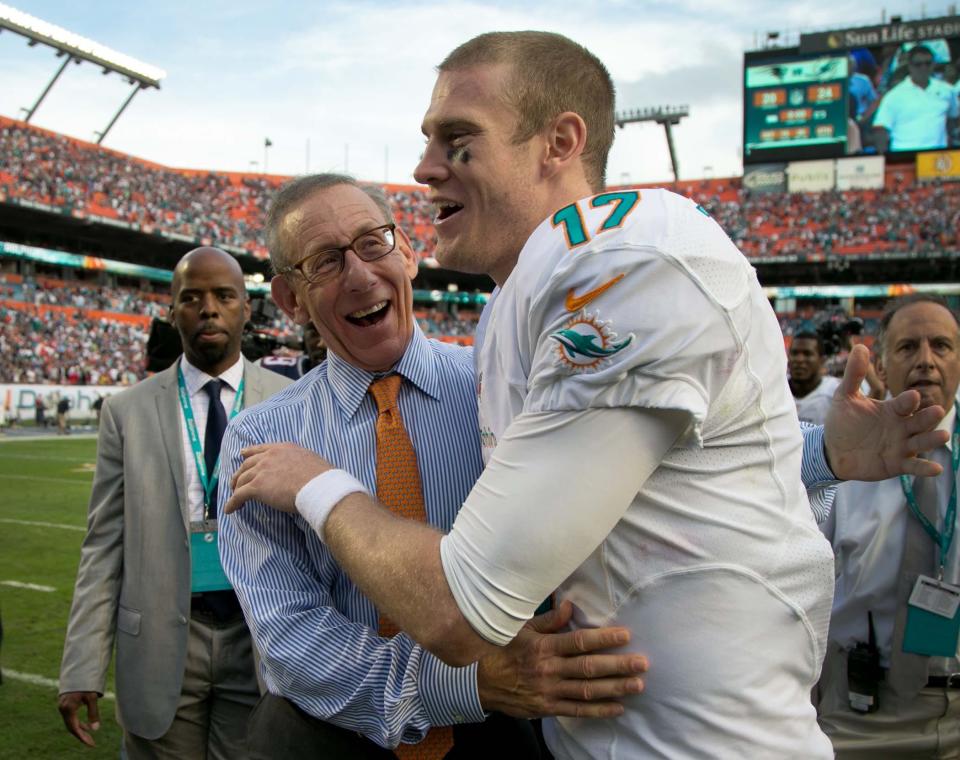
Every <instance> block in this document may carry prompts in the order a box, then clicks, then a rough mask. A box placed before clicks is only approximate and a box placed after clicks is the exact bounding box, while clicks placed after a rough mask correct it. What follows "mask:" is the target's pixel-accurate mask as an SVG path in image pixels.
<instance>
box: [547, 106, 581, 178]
mask: <svg viewBox="0 0 960 760" xmlns="http://www.w3.org/2000/svg"><path fill="white" fill-rule="evenodd" d="M543 135H544V139H545V144H546V154H545V156H544V164H543V170H544V176H545V177H551V176H554V175H556V174H560V173H561V172H563V171H565V170H567V169H569V168H570V166H571V165H572V164H574V163H575V162H577V161H580V160H581V159H580V157H581V156H582V155H583V151H584V150H585V149H586V147H587V125H586V123H585V122H584V120H583V117H581V116H580V114H578V113H574V112H573V111H564V112H563V113H561V114H560V115H559V116H557V117H556V118H555V119H554V120H553V121H552V122H550V124H549V125H548V126H547V128H546V130H545V132H544V133H543Z"/></svg>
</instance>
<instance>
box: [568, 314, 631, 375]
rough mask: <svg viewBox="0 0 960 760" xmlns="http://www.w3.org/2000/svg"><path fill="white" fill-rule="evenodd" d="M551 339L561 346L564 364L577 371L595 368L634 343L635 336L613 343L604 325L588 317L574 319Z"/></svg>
mask: <svg viewBox="0 0 960 760" xmlns="http://www.w3.org/2000/svg"><path fill="white" fill-rule="evenodd" d="M550 337H551V338H553V339H554V340H555V341H557V343H558V344H559V346H558V353H559V356H560V359H561V360H562V361H563V363H564V364H566V365H567V366H569V367H572V368H575V369H585V368H589V367H595V366H597V365H598V364H599V363H600V362H601V361H603V360H604V359H607V358H609V357H611V356H613V355H614V354H617V353H619V352H620V351H622V350H623V349H625V348H626V347H627V346H629V345H630V343H631V342H632V341H633V335H628V336H627V337H626V338H624V339H623V340H620V341H616V342H613V341H611V340H610V335H609V333H608V332H607V330H606V329H605V328H604V327H603V325H602V323H598V322H597V321H596V320H594V319H593V318H591V317H586V316H581V317H580V318H578V319H574V320H573V321H572V322H571V323H570V324H569V325H568V326H567V327H566V328H564V329H563V330H558V331H557V332H555V333H551V334H550Z"/></svg>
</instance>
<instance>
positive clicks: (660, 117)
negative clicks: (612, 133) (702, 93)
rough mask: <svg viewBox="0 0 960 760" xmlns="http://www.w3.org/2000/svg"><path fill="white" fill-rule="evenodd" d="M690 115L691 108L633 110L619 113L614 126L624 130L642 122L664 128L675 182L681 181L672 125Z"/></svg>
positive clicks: (615, 115)
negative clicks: (652, 123) (651, 122)
mask: <svg viewBox="0 0 960 760" xmlns="http://www.w3.org/2000/svg"><path fill="white" fill-rule="evenodd" d="M689 115H690V106H653V107H649V108H633V109H631V110H629V111H617V112H616V113H615V114H614V116H613V120H614V124H616V125H617V126H618V127H620V129H623V128H624V127H625V126H626V125H627V124H636V123H637V122H641V121H655V122H656V123H657V124H659V125H660V126H662V127H663V131H664V133H665V134H666V136H667V148H668V149H669V150H670V166H671V167H673V181H674V182H679V181H680V167H679V166H678V165H677V153H676V151H675V150H674V148H673V129H672V128H671V127H672V125H675V124H679V123H680V119H683V118H685V117H687V116H689Z"/></svg>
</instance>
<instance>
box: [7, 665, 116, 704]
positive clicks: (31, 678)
mask: <svg viewBox="0 0 960 760" xmlns="http://www.w3.org/2000/svg"><path fill="white" fill-rule="evenodd" d="M3 677H4V679H6V678H9V679H10V680H11V681H21V682H23V683H28V684H31V685H32V686H47V687H49V688H51V689H57V691H59V690H60V682H59V681H57V680H56V679H54V678H44V677H43V676H38V675H34V674H33V673H21V672H20V671H19V670H8V669H7V668H3ZM116 698H117V697H116V695H115V694H114V693H113V692H112V691H108V692H105V693H104V695H103V696H102V697H100V699H116Z"/></svg>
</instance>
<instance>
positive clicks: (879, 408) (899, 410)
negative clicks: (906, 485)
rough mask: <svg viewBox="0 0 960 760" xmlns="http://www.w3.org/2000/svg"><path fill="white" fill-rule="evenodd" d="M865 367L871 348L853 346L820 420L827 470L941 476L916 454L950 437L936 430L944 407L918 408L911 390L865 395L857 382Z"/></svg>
mask: <svg viewBox="0 0 960 760" xmlns="http://www.w3.org/2000/svg"><path fill="white" fill-rule="evenodd" d="M869 367H870V352H869V350H867V348H866V346H863V345H859V346H854V347H853V350H852V351H851V352H850V356H849V358H848V359H847V368H846V370H845V371H844V373H843V380H842V382H841V383H840V386H839V387H838V388H837V390H836V392H835V393H834V394H833V401H832V402H831V404H830V411H829V412H828V413H827V421H826V424H825V425H824V436H823V440H824V445H825V447H826V450H827V460H828V462H829V464H830V469H832V470H833V473H834V474H835V475H836V476H837V478H839V479H840V480H886V479H887V478H891V477H893V476H894V475H920V476H932V475H939V474H940V473H941V471H942V469H943V468H941V467H940V465H938V464H936V463H935V462H931V461H929V460H927V459H921V458H919V457H918V454H920V453H922V452H926V451H931V450H933V449H935V448H937V447H938V446H941V445H943V444H944V443H945V442H946V441H947V438H949V433H947V432H946V431H944V430H935V429H934V428H936V426H937V425H938V424H939V423H940V420H942V419H943V415H944V413H945V412H944V410H943V407H941V406H930V407H927V408H926V409H919V410H918V407H919V406H920V394H919V393H917V392H916V391H912V390H908V391H903V393H901V394H900V395H899V396H897V397H896V398H892V399H887V400H886V401H877V400H875V399H871V398H867V397H866V396H864V395H863V394H862V393H861V392H860V385H861V383H862V382H863V379H864V377H865V376H866V374H867V369H868V368H869Z"/></svg>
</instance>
